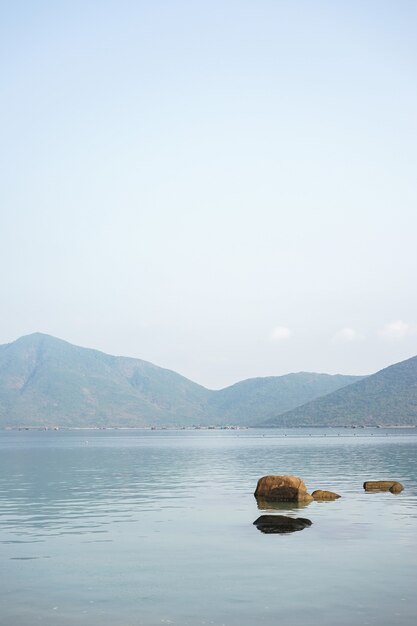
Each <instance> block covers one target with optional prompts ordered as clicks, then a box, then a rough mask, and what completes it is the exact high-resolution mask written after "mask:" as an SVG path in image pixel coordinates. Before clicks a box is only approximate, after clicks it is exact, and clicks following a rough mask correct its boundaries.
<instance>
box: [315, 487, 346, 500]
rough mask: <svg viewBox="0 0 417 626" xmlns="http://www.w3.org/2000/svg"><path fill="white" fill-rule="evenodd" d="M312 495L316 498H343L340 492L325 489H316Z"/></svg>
mask: <svg viewBox="0 0 417 626" xmlns="http://www.w3.org/2000/svg"><path fill="white" fill-rule="evenodd" d="M311 497H312V498H313V499H314V500H337V499H338V498H341V496H339V494H338V493H334V492H333V491H326V490H324V489H316V491H313V493H312V494H311Z"/></svg>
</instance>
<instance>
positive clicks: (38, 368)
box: [0, 333, 358, 427]
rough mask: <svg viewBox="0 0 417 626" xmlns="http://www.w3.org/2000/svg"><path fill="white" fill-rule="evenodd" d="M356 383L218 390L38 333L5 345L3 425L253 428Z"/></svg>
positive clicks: (261, 381)
mask: <svg viewBox="0 0 417 626" xmlns="http://www.w3.org/2000/svg"><path fill="white" fill-rule="evenodd" d="M357 378H358V377H350V376H329V375H327V374H306V373H300V374H290V375H288V376H277V377H268V378H255V379H250V380H246V381H243V382H241V383H237V384H236V385H232V386H231V387H226V388H225V389H222V390H220V391H211V390H209V389H206V388H205V387H202V386H201V385H198V384H196V383H194V382H192V381H190V380H188V379H187V378H184V377H183V376H180V375H179V374H177V373H176V372H173V371H170V370H167V369H163V368H160V367H157V366H156V365H153V364H152V363H148V362H147V361H142V360H140V359H132V358H126V357H116V356H111V355H108V354H104V353H102V352H99V351H97V350H90V349H87V348H80V347H78V346H74V345H72V344H70V343H67V342H66V341H62V340H61V339H56V338H54V337H51V336H49V335H43V334H41V333H35V334H33V335H28V336H26V337H21V338H20V339H18V340H16V341H14V342H13V343H10V344H6V345H2V346H0V426H2V427H5V426H55V425H56V426H61V427H81V426H135V427H139V426H151V425H157V426H158V425H159V426H164V425H171V426H173V425H177V426H187V425H191V424H200V425H209V424H215V425H221V424H236V425H250V424H251V423H253V422H254V421H256V420H258V419H259V420H260V419H263V418H266V417H267V416H270V415H271V414H272V413H274V412H277V413H278V412H283V411H286V410H288V409H291V408H294V407H295V406H298V405H300V404H302V403H303V402H306V401H308V400H310V399H312V398H316V397H318V396H320V395H323V394H325V393H329V392H330V391H333V390H334V389H336V388H339V387H341V386H342V385H346V384H350V383H352V382H353V381H355V380H357Z"/></svg>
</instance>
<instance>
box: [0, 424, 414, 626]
mask: <svg viewBox="0 0 417 626" xmlns="http://www.w3.org/2000/svg"><path fill="white" fill-rule="evenodd" d="M269 473H274V474H295V475H298V476H301V477H302V478H303V479H304V480H305V482H306V484H307V487H308V489H309V490H311V491H312V490H314V489H316V488H324V489H331V490H335V491H337V492H338V493H340V494H341V495H342V498H341V499H340V500H338V501H336V502H329V503H317V502H313V503H312V504H310V505H309V506H307V507H305V508H303V509H298V508H295V509H290V508H288V507H286V506H285V505H284V508H283V510H278V511H277V510H275V511H273V510H268V511H265V512H267V513H268V512H269V513H271V512H272V513H273V512H277V513H284V514H285V513H288V514H290V515H295V516H302V517H308V518H309V519H310V520H312V522H313V525H312V526H311V527H310V528H306V529H305V530H303V531H301V532H297V533H293V534H290V535H264V534H262V533H260V532H259V531H258V530H257V529H256V527H255V526H253V524H252V522H253V521H254V520H255V519H256V518H257V517H258V516H259V515H260V514H261V513H262V511H260V510H259V509H258V507H257V504H256V501H255V499H254V497H253V491H254V488H255V486H256V481H257V479H258V478H259V477H260V476H262V475H264V474H269ZM380 478H388V479H391V478H394V479H397V480H400V481H401V482H403V484H404V485H405V491H403V492H402V493H401V494H399V495H392V494H390V493H378V494H376V493H374V494H372V493H371V494H368V493H364V491H363V489H362V483H363V481H364V480H367V479H380ZM0 542H1V556H2V558H1V560H0V624H1V625H2V626H29V625H30V626H32V625H35V626H36V624H42V626H87V625H88V626H99V625H100V626H139V625H143V626H154V625H157V624H175V625H178V626H199V625H203V624H207V625H214V626H222V625H225V626H249V625H250V626H254V625H257V624H260V625H265V626H277V625H278V624H279V625H284V626H305V625H307V626H315V625H317V626H319V625H320V626H354V625H367V624H369V625H374V624H375V625H377V626H392V625H393V624H396V625H398V626H414V625H415V624H416V623H417V601H416V589H417V567H416V566H417V432H416V429H413V430H410V431H408V430H407V431H406V430H398V431H394V430H389V431H385V430H382V429H378V430H359V429H357V430H350V429H349V430H344V429H343V430H341V431H339V432H338V431H336V430H313V431H311V430H310V431H309V430H302V429H299V430H293V431H281V430H277V431H275V430H274V431H266V430H264V431H260V430H259V431H256V430H247V431H232V432H230V431H178V432H176V431H76V432H61V431H60V432H26V431H23V432H0Z"/></svg>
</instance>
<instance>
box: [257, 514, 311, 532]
mask: <svg viewBox="0 0 417 626" xmlns="http://www.w3.org/2000/svg"><path fill="white" fill-rule="evenodd" d="M253 523H254V525H255V526H256V527H257V529H258V530H260V531H261V532H262V533H266V534H272V533H279V534H284V533H293V532H295V531H297V530H303V528H307V527H308V526H311V524H312V522H311V521H310V520H309V519H306V518H304V517H287V516H286V515H261V516H260V517H258V519H257V520H255V521H254V522H253Z"/></svg>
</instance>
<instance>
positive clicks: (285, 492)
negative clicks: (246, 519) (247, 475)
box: [254, 476, 313, 502]
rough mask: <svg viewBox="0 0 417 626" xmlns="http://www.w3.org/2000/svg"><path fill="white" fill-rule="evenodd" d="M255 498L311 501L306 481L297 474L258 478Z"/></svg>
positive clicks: (279, 500) (281, 500) (280, 500)
mask: <svg viewBox="0 0 417 626" xmlns="http://www.w3.org/2000/svg"><path fill="white" fill-rule="evenodd" d="M254 495H255V498H262V499H264V500H275V501H278V502H311V501H312V500H313V498H312V497H311V496H310V494H309V493H307V488H306V486H305V484H304V481H302V480H301V478H298V477H297V476H263V477H262V478H260V479H259V480H258V484H257V486H256V490H255V494H254Z"/></svg>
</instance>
